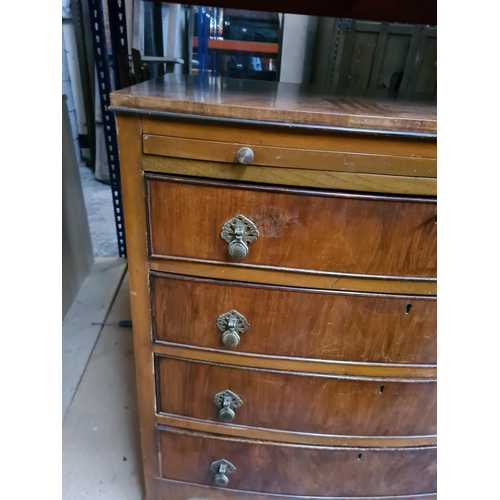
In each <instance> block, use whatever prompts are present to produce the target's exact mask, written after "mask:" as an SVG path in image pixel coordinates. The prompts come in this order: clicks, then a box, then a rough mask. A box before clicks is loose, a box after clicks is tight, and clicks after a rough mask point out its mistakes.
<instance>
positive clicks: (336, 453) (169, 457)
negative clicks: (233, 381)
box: [159, 428, 436, 497]
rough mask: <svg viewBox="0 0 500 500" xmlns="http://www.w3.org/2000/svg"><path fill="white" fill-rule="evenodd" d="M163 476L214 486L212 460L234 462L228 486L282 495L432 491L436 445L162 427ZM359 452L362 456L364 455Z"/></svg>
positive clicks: (414, 493) (383, 494) (160, 436)
mask: <svg viewBox="0 0 500 500" xmlns="http://www.w3.org/2000/svg"><path fill="white" fill-rule="evenodd" d="M159 440H160V447H161V453H162V477H164V478H166V479H175V480H180V481H186V482H191V483H197V484H201V485H213V484H214V483H213V473H212V472H211V471H210V464H211V462H212V461H215V460H219V459H221V458H225V459H226V460H229V461H230V462H231V463H233V464H234V465H235V466H236V469H237V470H236V472H235V473H234V474H231V475H230V476H229V484H228V487H229V488H231V489H234V490H243V491H256V492H265V493H274V494H281V495H304V496H305V495H318V496H327V495H328V496H355V497H358V496H377V495H380V496H384V497H385V496H391V495H410V494H413V495H416V494H425V493H427V494H429V493H434V492H435V490H436V449H435V448H416V449H415V448H410V449H404V448H403V449H391V450H389V449H373V448H368V449H366V448H358V449H345V448H328V447H306V446H292V445H281V444H280V445H277V444H270V443H266V444H264V443H259V442H252V441H245V440H240V439H234V438H223V437H216V436H211V435H208V434H205V435H203V434H196V433H188V432H179V431H177V430H174V429H172V428H161V429H160V432H159ZM360 455H361V456H360Z"/></svg>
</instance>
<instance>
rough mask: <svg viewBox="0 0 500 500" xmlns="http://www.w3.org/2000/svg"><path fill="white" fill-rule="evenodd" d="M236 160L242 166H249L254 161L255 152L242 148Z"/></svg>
mask: <svg viewBox="0 0 500 500" xmlns="http://www.w3.org/2000/svg"><path fill="white" fill-rule="evenodd" d="M236 158H237V159H238V161H239V162H240V163H241V164H242V165H248V164H249V163H251V162H252V161H253V151H252V150H251V149H250V148H240V149H239V150H238V152H237V153H236Z"/></svg>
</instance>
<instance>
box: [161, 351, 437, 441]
mask: <svg viewBox="0 0 500 500" xmlns="http://www.w3.org/2000/svg"><path fill="white" fill-rule="evenodd" d="M156 362H157V380H158V398H159V401H158V408H159V412H160V413H161V414H167V415H176V416H181V417H189V418H195V419H199V420H205V421H211V422H220V421H223V422H224V421H225V422H231V423H232V424H235V425H244V426H250V427H256V428H266V429H273V430H283V431H291V432H303V433H315V434H330V435H344V436H429V435H435V434H436V383H435V382H432V381H418V382H417V381H415V382H396V381H390V380H388V381H379V380H370V379H347V378H338V377H331V376H319V375H310V374H308V375H305V374H291V373H287V372H278V371H274V370H257V369H253V368H235V367H232V366H228V365H217V364H212V363H204V362H194V361H188V360H184V359H180V358H172V357H163V356H158V357H157V359H156ZM226 390H229V391H231V392H232V393H233V394H234V395H235V396H232V395H228V397H229V400H228V403H227V404H225V402H224V401H223V398H224V395H225V394H224V391H226ZM227 408H229V410H228V409H227ZM231 411H232V413H231Z"/></svg>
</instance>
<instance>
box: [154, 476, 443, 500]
mask: <svg viewBox="0 0 500 500" xmlns="http://www.w3.org/2000/svg"><path fill="white" fill-rule="evenodd" d="M148 489H149V491H151V492H152V495H154V496H148V497H147V499H146V500H156V499H161V500H164V499H166V498H167V499H168V500H186V499H192V500H194V499H204V500H270V499H272V500H353V499H352V497H339V496H335V497H332V496H324V495H321V496H311V495H307V497H304V496H296V495H273V496H272V497H270V496H269V495H267V494H265V493H255V492H248V491H245V492H243V491H237V490H233V489H231V488H229V489H228V488H227V487H226V488H214V487H212V486H203V485H199V484H193V483H187V482H185V481H174V480H166V479H157V478H151V479H149V484H148ZM356 500H381V498H380V497H379V496H378V497H367V496H363V497H357V498H356ZM383 500H437V495H436V494H434V493H431V494H428V495H427V494H425V495H404V496H399V495H398V496H397V497H395V496H384V497H383Z"/></svg>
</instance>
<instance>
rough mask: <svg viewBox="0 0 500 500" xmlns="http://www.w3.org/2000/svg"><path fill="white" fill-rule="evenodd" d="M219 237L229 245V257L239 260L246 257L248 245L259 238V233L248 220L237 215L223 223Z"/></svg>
mask: <svg viewBox="0 0 500 500" xmlns="http://www.w3.org/2000/svg"><path fill="white" fill-rule="evenodd" d="M220 236H221V238H222V239H223V240H224V241H226V242H227V243H229V245H228V248H227V251H228V252H229V255H230V256H231V257H232V258H233V259H238V260H240V259H244V258H245V257H246V256H247V255H248V245H250V243H253V242H254V241H255V240H256V239H257V238H258V237H259V231H257V227H256V226H255V224H254V223H253V222H252V221H251V220H250V219H247V218H246V217H245V216H243V215H237V216H236V217H233V218H232V219H229V220H228V221H226V222H225V223H224V225H223V226H222V232H221V234H220Z"/></svg>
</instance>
